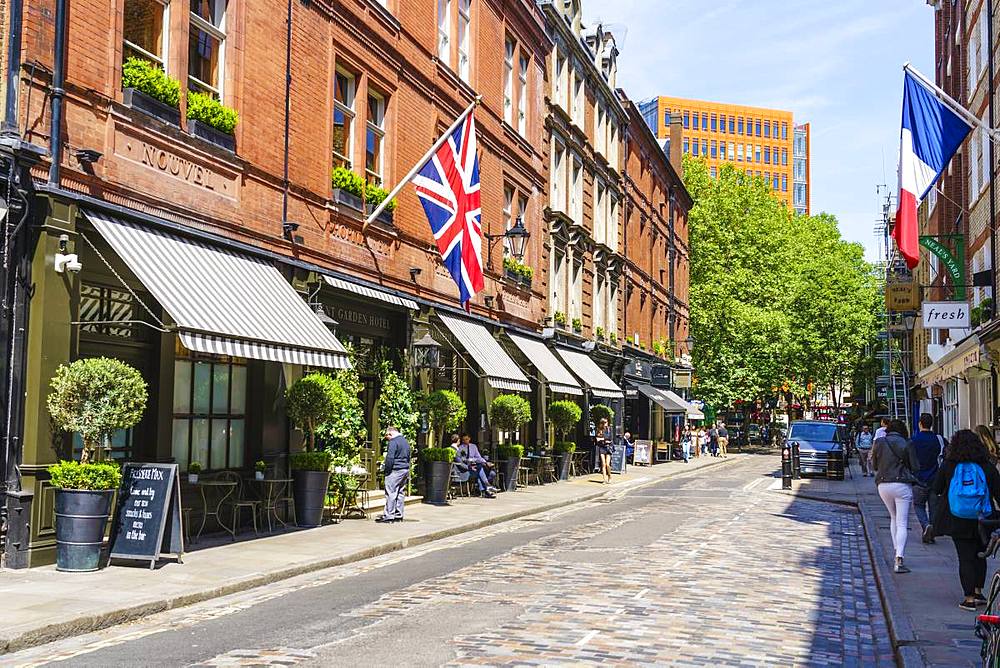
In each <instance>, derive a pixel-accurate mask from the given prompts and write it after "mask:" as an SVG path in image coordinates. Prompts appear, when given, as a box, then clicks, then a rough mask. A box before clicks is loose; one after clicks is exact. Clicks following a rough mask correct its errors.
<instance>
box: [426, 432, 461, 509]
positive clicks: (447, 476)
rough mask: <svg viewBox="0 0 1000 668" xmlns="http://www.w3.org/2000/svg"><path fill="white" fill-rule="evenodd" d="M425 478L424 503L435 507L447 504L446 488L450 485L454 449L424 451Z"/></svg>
mask: <svg viewBox="0 0 1000 668" xmlns="http://www.w3.org/2000/svg"><path fill="white" fill-rule="evenodd" d="M423 455H424V464H425V465H426V469H425V472H424V473H425V478H424V483H425V487H426V489H425V490H424V503H430V504H433V505H436V506H444V505H447V504H448V486H449V484H450V483H451V463H452V461H454V459H455V448H452V447H449V446H445V447H443V448H427V449H425V450H424V453H423Z"/></svg>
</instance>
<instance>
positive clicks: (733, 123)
mask: <svg viewBox="0 0 1000 668" xmlns="http://www.w3.org/2000/svg"><path fill="white" fill-rule="evenodd" d="M734 132H736V119H735V118H733V117H732V116H730V117H729V134H733V133H734Z"/></svg>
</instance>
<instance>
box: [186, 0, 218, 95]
mask: <svg viewBox="0 0 1000 668" xmlns="http://www.w3.org/2000/svg"><path fill="white" fill-rule="evenodd" d="M225 40H226V2H225V0H192V2H191V23H190V29H189V33H188V88H190V89H191V90H196V91H198V92H200V93H207V94H209V95H211V96H213V97H216V98H220V99H221V97H222V78H223V77H222V72H223V59H222V56H223V46H224V44H225Z"/></svg>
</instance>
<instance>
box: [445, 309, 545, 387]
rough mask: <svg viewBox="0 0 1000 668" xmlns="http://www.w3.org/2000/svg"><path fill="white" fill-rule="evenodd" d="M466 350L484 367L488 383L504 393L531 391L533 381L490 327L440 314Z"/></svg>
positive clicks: (446, 325)
mask: <svg viewBox="0 0 1000 668" xmlns="http://www.w3.org/2000/svg"><path fill="white" fill-rule="evenodd" d="M438 317H439V318H441V322H443V323H444V325H445V327H447V328H448V331H450V332H451V333H452V334H453V335H454V336H455V338H456V339H458V342H459V343H461V344H462V347H463V348H465V350H466V352H468V353H469V355H470V356H471V357H472V359H473V360H474V361H475V362H476V364H478V365H479V367H480V368H481V369H482V370H483V375H485V376H486V380H487V382H488V383H489V384H490V385H491V386H492V387H493V388H494V389H496V390H501V391H505V392H530V391H531V384H530V383H529V382H528V377H527V376H525V375H524V372H522V371H521V368H520V367H518V366H517V363H516V362H515V361H514V360H512V359H511V358H510V355H508V354H507V353H506V351H504V349H503V348H501V347H500V343H499V342H498V341H497V340H496V339H494V338H493V335H492V334H490V332H489V330H487V329H486V328H485V327H483V326H482V325H480V324H479V323H477V322H473V321H471V320H466V319H464V318H455V317H453V316H449V315H444V314H439V315H438Z"/></svg>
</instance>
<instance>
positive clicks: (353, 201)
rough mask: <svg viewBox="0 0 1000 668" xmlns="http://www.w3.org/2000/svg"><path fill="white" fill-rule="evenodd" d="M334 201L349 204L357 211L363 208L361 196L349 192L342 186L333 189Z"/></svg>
mask: <svg viewBox="0 0 1000 668" xmlns="http://www.w3.org/2000/svg"><path fill="white" fill-rule="evenodd" d="M333 201H334V202H336V203H337V204H343V205H344V206H349V207H351V208H352V209H355V210H356V211H361V209H362V208H363V206H362V202H361V197H359V196H358V195H355V194H354V193H350V192H347V191H346V190H343V189H341V188H334V189H333Z"/></svg>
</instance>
